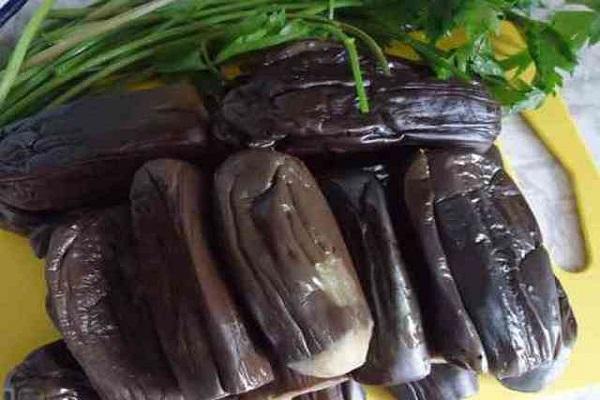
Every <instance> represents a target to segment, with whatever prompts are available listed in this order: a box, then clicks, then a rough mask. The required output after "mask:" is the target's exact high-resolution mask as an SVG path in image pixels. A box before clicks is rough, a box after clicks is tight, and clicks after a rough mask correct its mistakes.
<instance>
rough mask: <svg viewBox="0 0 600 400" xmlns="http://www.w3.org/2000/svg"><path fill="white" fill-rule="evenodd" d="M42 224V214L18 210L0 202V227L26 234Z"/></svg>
mask: <svg viewBox="0 0 600 400" xmlns="http://www.w3.org/2000/svg"><path fill="white" fill-rule="evenodd" d="M43 224H44V217H43V216H42V215H39V214H36V213H31V212H27V211H23V210H19V209H16V208H14V207H11V206H9V205H6V204H4V203H2V202H0V229H3V230H5V231H10V232H13V233H16V234H18V235H23V236H27V235H29V234H31V233H32V232H33V231H34V230H35V229H36V228H38V227H39V226H40V225H43Z"/></svg>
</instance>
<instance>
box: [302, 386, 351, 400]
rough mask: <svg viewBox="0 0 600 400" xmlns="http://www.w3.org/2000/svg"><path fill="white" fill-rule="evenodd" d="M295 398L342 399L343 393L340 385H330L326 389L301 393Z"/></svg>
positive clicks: (308, 399)
mask: <svg viewBox="0 0 600 400" xmlns="http://www.w3.org/2000/svg"><path fill="white" fill-rule="evenodd" d="M296 399H297V400H344V393H343V392H342V387H341V385H336V386H331V387H329V388H327V389H322V390H318V391H316V392H312V393H307V394H303V395H302V396H298V397H296Z"/></svg>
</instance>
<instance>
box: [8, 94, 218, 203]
mask: <svg viewBox="0 0 600 400" xmlns="http://www.w3.org/2000/svg"><path fill="white" fill-rule="evenodd" d="M206 120H207V117H206V115H205V110H204V107H203V105H202V102H201V100H200V98H199V96H198V94H197V93H196V91H195V89H194V88H193V87H192V86H189V85H174V86H166V87H161V88H158V89H152V90H148V91H139V92H129V93H126V94H122V95H114V96H102V97H91V98H85V99H82V100H79V101H77V102H75V103H72V104H70V105H66V106H64V107H60V108H58V109H55V110H51V111H47V112H42V113H41V114H38V115H36V116H34V117H31V118H28V119H25V120H22V121H19V122H17V123H15V124H12V125H10V126H7V127H5V128H3V129H2V130H1V131H0V160H1V161H0V201H2V202H4V203H6V204H8V205H10V206H12V207H15V208H17V209H22V210H30V211H46V210H65V209H70V208H75V207H79V206H82V205H87V204H100V203H112V204H114V202H115V201H120V200H124V199H126V198H127V194H128V190H129V185H130V184H131V178H132V176H133V174H134V173H135V171H136V170H137V168H139V167H140V166H141V165H142V164H143V163H144V162H145V161H147V160H149V159H152V158H156V157H157V156H159V157H169V156H172V157H182V158H199V157H202V155H203V154H204V153H206V152H205V151H204V150H205V149H206V147H207V140H208V139H207V124H206ZM57 188H58V189H57Z"/></svg>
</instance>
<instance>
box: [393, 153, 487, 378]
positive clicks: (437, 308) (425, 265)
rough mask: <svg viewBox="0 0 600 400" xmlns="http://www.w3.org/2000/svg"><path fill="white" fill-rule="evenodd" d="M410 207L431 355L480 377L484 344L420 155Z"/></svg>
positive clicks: (411, 179) (411, 180)
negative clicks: (461, 285)
mask: <svg viewBox="0 0 600 400" xmlns="http://www.w3.org/2000/svg"><path fill="white" fill-rule="evenodd" d="M403 194H404V201H405V206H406V207H405V208H406V209H407V213H408V215H409V218H410V220H411V221H412V224H413V228H414V232H415V236H416V237H417V241H418V244H419V246H418V247H419V248H420V250H421V251H420V254H419V257H418V259H417V260H415V261H414V263H413V264H411V268H413V272H414V276H415V277H416V281H417V282H418V286H419V288H420V289H421V296H420V305H421V307H422V310H423V314H424V315H427V318H426V320H425V321H424V322H425V326H426V330H427V339H428V342H429V344H430V347H431V350H432V352H433V353H434V354H435V355H436V356H439V357H442V358H443V359H445V360H446V361H447V362H449V363H452V364H454V365H457V366H461V367H463V368H466V369H470V370H473V371H476V372H483V371H485V370H486V368H487V366H486V357H485V351H484V349H483V344H482V343H481V340H480V338H479V334H478V333H477V330H476V329H475V325H474V324H473V321H472V320H471V317H470V316H469V313H468V312H467V310H466V309H465V305H464V303H463V300H462V298H461V295H460V293H459V290H458V288H457V286H456V282H455V280H454V278H453V276H452V272H451V271H450V269H449V266H448V259H447V257H446V254H445V252H444V249H443V247H442V243H441V240H440V236H439V232H438V227H437V225H436V222H437V220H436V218H435V216H434V193H433V189H432V186H431V177H430V173H429V165H428V164H427V158H426V157H425V156H424V155H419V156H417V157H416V158H415V159H414V161H413V162H412V164H411V165H410V167H409V169H408V170H407V172H406V174H405V175H404V189H403Z"/></svg>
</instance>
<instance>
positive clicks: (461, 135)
mask: <svg viewBox="0 0 600 400" xmlns="http://www.w3.org/2000/svg"><path fill="white" fill-rule="evenodd" d="M311 43H312V45H310V44H311ZM390 66H391V75H389V76H387V75H385V74H384V73H382V72H381V71H380V70H379V69H377V68H376V66H375V63H374V62H373V60H370V59H363V60H362V70H363V73H364V78H365V82H366V86H367V87H366V90H367V95H368V97H369V101H370V105H371V111H370V112H369V113H368V114H362V113H361V112H360V111H359V110H358V107H357V101H356V89H355V82H354V79H353V77H352V74H351V71H350V68H349V64H348V55H347V53H346V50H345V49H344V47H343V46H341V45H340V44H336V43H331V42H319V41H317V42H309V44H306V43H304V44H303V43H300V44H292V45H291V46H290V47H289V48H284V49H279V50H276V51H275V52H274V53H273V54H270V55H266V56H264V57H263V62H262V65H260V66H258V67H257V68H256V70H255V71H254V72H253V73H252V76H251V77H250V78H249V79H248V81H247V82H246V83H244V84H242V85H240V86H239V87H236V88H235V89H233V90H231V91H230V92H229V93H228V94H227V95H226V97H225V98H224V101H223V103H222V106H221V109H220V112H219V115H220V117H219V122H218V123H217V124H215V135H216V136H217V137H218V138H220V139H221V140H223V141H225V142H228V143H230V144H232V145H234V146H250V147H267V146H269V147H270V146H275V147H276V148H277V149H279V150H281V151H285V152H288V153H293V154H297V155H307V154H323V153H351V152H362V151H371V150H381V149H383V148H389V147H391V146H405V145H409V146H427V147H455V148H469V149H475V150H478V151H485V150H487V149H488V148H489V147H490V145H491V144H492V142H493V141H494V139H495V138H496V137H497V136H498V134H499V133H500V118H501V110H500V106H499V105H498V104H497V103H496V102H494V101H493V100H492V99H491V98H490V96H489V95H488V93H487V92H486V90H485V88H484V86H483V85H482V84H479V83H471V84H467V83H464V82H462V81H459V80H438V79H436V78H434V77H433V76H432V74H431V72H430V71H429V70H427V69H426V68H424V67H420V66H417V65H415V64H411V63H409V62H407V61H405V60H400V59H396V58H391V59H390Z"/></svg>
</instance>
